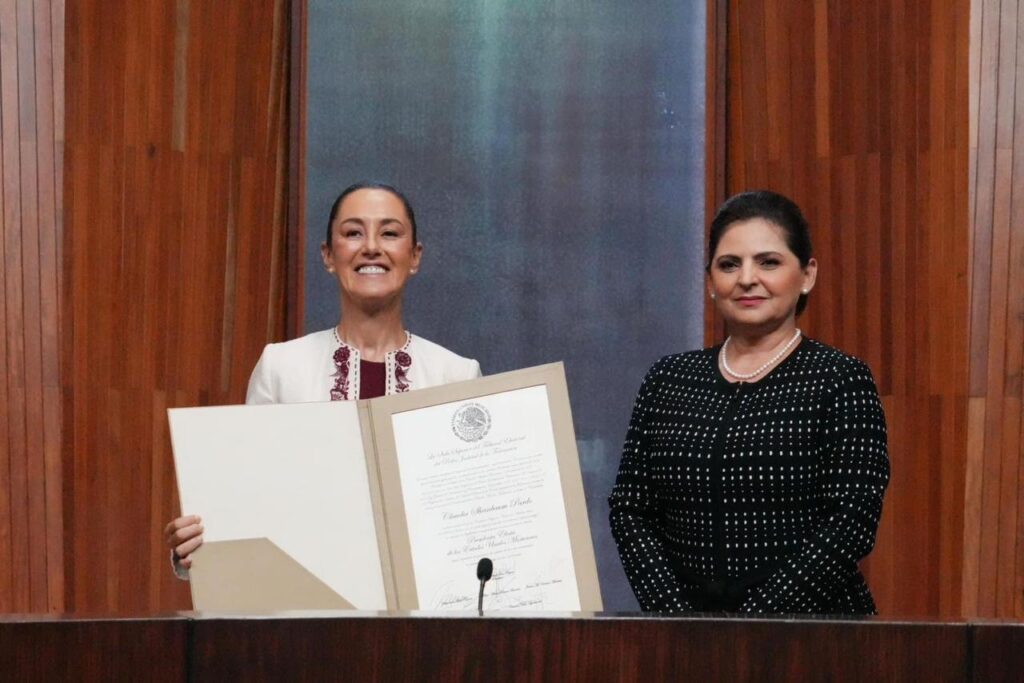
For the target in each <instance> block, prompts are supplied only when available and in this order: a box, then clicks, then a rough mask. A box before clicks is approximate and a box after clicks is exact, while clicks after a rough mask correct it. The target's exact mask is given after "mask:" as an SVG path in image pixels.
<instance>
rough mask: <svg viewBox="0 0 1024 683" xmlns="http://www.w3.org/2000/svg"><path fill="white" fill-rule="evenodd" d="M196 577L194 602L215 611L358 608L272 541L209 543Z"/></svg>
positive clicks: (197, 559)
mask: <svg viewBox="0 0 1024 683" xmlns="http://www.w3.org/2000/svg"><path fill="white" fill-rule="evenodd" d="M193 562H194V567H195V569H193V570H192V571H191V572H190V573H191V583H192V604H193V605H195V607H196V609H200V610H207V611H213V612H268V611H273V612H276V611H283V610H300V609H352V603H350V602H349V601H348V600H346V599H345V598H344V597H342V596H340V595H338V594H337V593H336V592H335V591H334V590H332V589H331V587H330V586H328V585H327V584H326V583H324V582H323V581H321V580H320V579H318V578H317V577H316V576H314V575H313V574H312V573H311V572H310V571H309V570H308V569H306V568H305V567H303V566H302V564H300V563H299V562H297V561H296V560H295V559H294V558H293V557H291V556H289V555H288V553H286V552H284V551H283V550H281V549H280V548H279V547H277V546H276V545H274V543H273V542H272V541H270V539H267V538H244V539H239V540H237V541H213V542H211V543H204V544H203V545H202V546H201V547H200V548H199V549H198V550H197V551H196V553H195V557H194V559H193Z"/></svg>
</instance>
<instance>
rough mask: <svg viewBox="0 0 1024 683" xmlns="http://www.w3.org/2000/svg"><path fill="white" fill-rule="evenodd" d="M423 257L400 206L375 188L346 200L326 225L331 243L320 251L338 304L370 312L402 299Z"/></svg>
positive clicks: (388, 193)
mask: <svg viewBox="0 0 1024 683" xmlns="http://www.w3.org/2000/svg"><path fill="white" fill-rule="evenodd" d="M422 253H423V245H421V244H417V243H414V241H413V235H412V225H411V221H410V219H409V216H408V214H407V213H406V211H405V207H404V205H403V204H402V201H401V200H400V199H399V198H398V197H397V196H395V195H394V194H392V193H391V192H388V191H387V190H380V189H376V188H365V189H361V190H356V191H355V192H352V193H351V194H349V195H348V196H346V197H345V199H344V200H343V201H342V203H341V206H339V207H338V212H337V215H336V216H335V219H334V222H333V223H332V225H331V241H330V243H329V244H328V243H326V242H325V243H324V244H322V245H321V246H320V254H321V256H322V257H323V261H324V266H325V267H326V268H327V270H328V271H329V272H330V273H332V274H333V275H334V276H335V277H336V278H337V280H338V283H339V285H340V286H341V293H342V301H343V302H345V301H349V302H352V303H355V304H357V305H372V306H374V307H377V306H381V305H386V304H388V303H390V302H393V301H395V300H397V299H400V298H401V295H402V290H403V289H405V283H406V282H407V281H408V279H409V277H410V276H411V275H412V274H413V273H415V272H416V271H417V270H418V269H419V265H420V256H421V255H422Z"/></svg>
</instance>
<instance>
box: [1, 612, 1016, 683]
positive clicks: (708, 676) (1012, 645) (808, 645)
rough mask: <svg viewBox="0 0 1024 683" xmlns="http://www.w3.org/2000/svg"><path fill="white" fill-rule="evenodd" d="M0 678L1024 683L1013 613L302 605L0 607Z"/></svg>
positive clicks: (33, 679) (37, 679)
mask: <svg viewBox="0 0 1024 683" xmlns="http://www.w3.org/2000/svg"><path fill="white" fill-rule="evenodd" d="M0 671H2V672H3V678H4V679H5V680H32V681H40V680H153V681H158V680H168V681H176V682H180V681H191V680H194V681H224V680H351V681H377V680H384V681H417V680H423V681H495V682H496V681H510V680H517V681H644V682H647V681H683V680H688V681H747V680H757V681H818V680H822V681H824V680H829V681H897V680H902V681H930V682H935V681H958V682H963V681H977V682H979V683H980V682H982V681H984V682H986V683H988V682H997V681H1021V680H1024V623H1014V622H995V621H989V622H981V621H975V622H919V621H918V622H909V621H908V622H900V621H887V620H882V619H879V618H869V619H864V620H850V619H780V618H766V619H747V618H734V617H730V618H714V617H656V616H650V615H637V616H627V615H621V616H620V615H614V614H577V615H565V616H542V617H541V616H527V617H522V616H520V617H505V616H503V617H483V618H481V617H476V616H440V615H432V614H381V615H377V614H367V613H358V612H309V613H302V614H294V615H267V616H245V617H242V616H228V615H214V614H199V613H181V614H178V615H171V616H164V617H153V618H139V619H83V618H56V617H54V618H47V617H16V616H6V617H2V618H0Z"/></svg>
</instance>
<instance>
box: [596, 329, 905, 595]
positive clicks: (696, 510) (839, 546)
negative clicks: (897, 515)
mask: <svg viewBox="0 0 1024 683" xmlns="http://www.w3.org/2000/svg"><path fill="white" fill-rule="evenodd" d="M719 349H720V347H715V348H711V349H704V350H701V351H693V352H690V353H683V354H677V355H672V356H667V357H665V358H663V359H661V360H660V361H659V362H657V363H656V364H655V365H654V366H653V367H652V368H651V369H650V371H649V372H648V373H647V377H646V378H644V382H643V384H642V385H641V387H640V392H639V394H638V395H637V399H636V404H635V406H634V408H633V416H632V418H631V419H630V423H629V431H628V432H627V434H626V443H625V446H624V447H623V452H622V462H621V464H620V466H619V473H618V477H617V478H616V481H615V487H614V489H613V490H612V494H611V498H610V499H609V504H610V508H611V527H612V533H613V534H614V536H615V540H616V543H617V544H618V548H619V555H620V556H621V558H622V565H623V567H624V569H625V570H626V575H627V577H628V578H629V581H630V584H631V585H632V587H633V592H634V593H635V594H636V597H637V599H638V600H639V602H640V607H641V609H643V610H646V611H665V612H675V611H693V610H701V611H739V612H766V613H801V612H803V613H817V614H872V613H874V612H875V604H874V601H873V600H872V598H871V593H870V591H868V587H867V585H866V584H865V582H864V577H863V576H862V575H861V573H860V571H859V569H858V568H857V563H858V561H859V560H860V559H861V558H863V557H864V556H865V555H867V554H868V552H870V550H871V548H872V546H873V545H874V541H875V531H876V530H877V528H878V520H879V517H880V516H881V512H882V497H883V495H884V493H885V488H886V485H887V484H888V481H889V456H888V451H887V447H886V428H885V415H884V414H883V412H882V405H881V403H880V401H879V399H878V391H877V389H876V388H875V383H874V380H873V379H872V377H871V371H870V370H869V369H868V367H867V366H866V365H865V364H864V363H862V362H861V361H859V360H857V359H856V358H852V357H850V356H847V355H845V354H843V353H842V352H840V351H838V350H836V349H833V348H831V347H829V346H826V345H824V344H822V343H820V342H817V341H814V340H811V339H804V340H802V341H801V343H800V344H799V346H798V347H797V348H796V350H795V351H794V352H793V353H792V354H790V356H789V357H788V358H786V359H785V360H783V361H782V363H780V364H779V365H778V366H777V367H776V368H775V369H774V370H772V371H771V372H770V373H769V374H768V375H766V376H765V377H764V378H763V379H761V380H760V381H758V382H755V383H739V384H730V383H729V382H728V381H726V379H725V378H724V377H723V376H722V374H721V373H720V371H719V369H718V362H717V359H718V351H719Z"/></svg>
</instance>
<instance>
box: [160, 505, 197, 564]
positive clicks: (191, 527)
mask: <svg viewBox="0 0 1024 683" xmlns="http://www.w3.org/2000/svg"><path fill="white" fill-rule="evenodd" d="M201 522H202V520H201V519H200V518H199V516H198V515H186V516H184V517H178V518H177V519H175V520H173V521H172V522H170V523H169V524H168V525H167V526H166V527H164V542H165V543H166V544H167V547H168V548H170V549H171V552H173V553H174V558H175V562H176V564H177V565H178V566H180V567H184V568H185V569H188V568H189V567H191V566H192V558H191V557H190V556H191V555H192V553H193V552H195V550H196V548H198V547H199V546H201V545H202V544H203V525H202V524H201Z"/></svg>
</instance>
